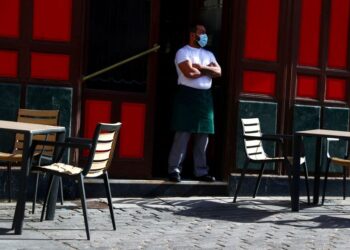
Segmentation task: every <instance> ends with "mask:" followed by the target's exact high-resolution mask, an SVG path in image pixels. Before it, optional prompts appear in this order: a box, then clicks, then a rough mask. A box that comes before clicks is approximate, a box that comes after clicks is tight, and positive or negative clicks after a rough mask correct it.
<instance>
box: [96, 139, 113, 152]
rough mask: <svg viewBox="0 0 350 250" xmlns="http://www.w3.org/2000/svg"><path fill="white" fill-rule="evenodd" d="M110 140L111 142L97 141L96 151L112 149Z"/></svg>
mask: <svg viewBox="0 0 350 250" xmlns="http://www.w3.org/2000/svg"><path fill="white" fill-rule="evenodd" d="M112 143H113V142H112V141H111V142H98V143H97V145H96V151H107V150H111V149H112Z"/></svg>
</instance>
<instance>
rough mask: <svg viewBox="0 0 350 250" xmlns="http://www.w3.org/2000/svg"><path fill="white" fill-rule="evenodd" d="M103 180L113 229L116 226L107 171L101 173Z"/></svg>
mask: <svg viewBox="0 0 350 250" xmlns="http://www.w3.org/2000/svg"><path fill="white" fill-rule="evenodd" d="M103 180H104V183H105V189H106V195H107V200H108V206H109V212H110V214H111V219H112V224H113V230H116V229H117V228H116V226H115V219H114V211H113V203H112V195H111V187H110V185H109V179H108V173H107V172H106V173H105V174H104V175H103Z"/></svg>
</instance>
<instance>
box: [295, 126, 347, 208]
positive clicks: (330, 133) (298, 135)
mask: <svg viewBox="0 0 350 250" xmlns="http://www.w3.org/2000/svg"><path fill="white" fill-rule="evenodd" d="M302 137H316V139H317V140H316V159H315V177H314V194H313V203H314V204H318V201H319V186H320V174H321V155H320V154H321V139H322V138H327V137H330V138H339V139H347V140H349V139H350V132H348V131H338V130H327V129H312V130H304V131H297V132H295V133H294V144H293V152H294V153H293V159H294V161H293V180H292V188H291V194H292V196H291V200H292V202H291V203H292V211H299V207H300V205H299V181H300V160H298V159H300V148H301V143H302Z"/></svg>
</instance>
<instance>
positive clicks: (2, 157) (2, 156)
mask: <svg viewBox="0 0 350 250" xmlns="http://www.w3.org/2000/svg"><path fill="white" fill-rule="evenodd" d="M38 155H39V153H35V154H34V156H38ZM0 161H6V162H20V161H22V153H5V152H0Z"/></svg>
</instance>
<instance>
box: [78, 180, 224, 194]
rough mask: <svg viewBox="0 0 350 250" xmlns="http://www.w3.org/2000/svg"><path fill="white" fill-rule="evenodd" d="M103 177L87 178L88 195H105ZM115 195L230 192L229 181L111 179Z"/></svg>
mask: <svg viewBox="0 0 350 250" xmlns="http://www.w3.org/2000/svg"><path fill="white" fill-rule="evenodd" d="M103 185H104V184H103V180H102V179H85V189H86V193H87V196H88V197H103V196H104V195H105V193H104V186H103ZM110 186H111V191H112V195H113V197H162V196H163V197H165V196H225V195H227V194H228V189H227V187H228V185H227V182H222V181H216V182H212V183H208V182H202V181H192V180H183V181H181V182H179V183H174V182H170V181H167V180H165V179H152V180H129V179H110Z"/></svg>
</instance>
